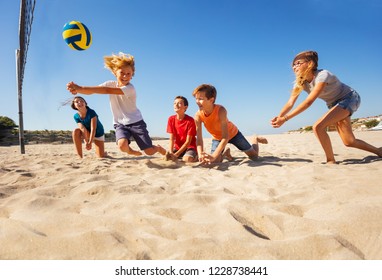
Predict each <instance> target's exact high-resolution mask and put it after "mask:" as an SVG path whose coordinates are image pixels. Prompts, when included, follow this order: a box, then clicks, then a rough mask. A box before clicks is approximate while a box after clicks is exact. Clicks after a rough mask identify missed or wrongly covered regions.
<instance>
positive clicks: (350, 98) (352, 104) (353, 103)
mask: <svg viewBox="0 0 382 280" xmlns="http://www.w3.org/2000/svg"><path fill="white" fill-rule="evenodd" d="M360 104H361V97H360V96H359V94H358V93H357V92H356V91H355V90H353V91H351V92H349V93H348V94H346V95H345V96H344V97H342V98H340V99H338V100H337V101H335V102H333V103H332V104H330V105H328V108H329V109H330V108H333V107H334V106H336V105H337V106H339V107H341V108H342V109H345V110H348V111H349V112H350V116H351V115H353V113H354V112H355V111H357V109H358V107H359V105H360Z"/></svg>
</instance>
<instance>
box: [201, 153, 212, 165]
mask: <svg viewBox="0 0 382 280" xmlns="http://www.w3.org/2000/svg"><path fill="white" fill-rule="evenodd" d="M215 160H216V159H215V158H214V157H213V156H211V155H210V154H207V153H205V152H202V155H201V156H200V157H199V161H200V162H201V163H203V164H211V163H213V162H215Z"/></svg>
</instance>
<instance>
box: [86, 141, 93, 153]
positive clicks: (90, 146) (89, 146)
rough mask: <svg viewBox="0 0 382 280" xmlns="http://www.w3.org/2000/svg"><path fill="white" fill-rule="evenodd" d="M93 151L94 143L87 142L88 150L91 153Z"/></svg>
mask: <svg viewBox="0 0 382 280" xmlns="http://www.w3.org/2000/svg"><path fill="white" fill-rule="evenodd" d="M91 149H92V143H88V142H86V150H88V151H90V150H91Z"/></svg>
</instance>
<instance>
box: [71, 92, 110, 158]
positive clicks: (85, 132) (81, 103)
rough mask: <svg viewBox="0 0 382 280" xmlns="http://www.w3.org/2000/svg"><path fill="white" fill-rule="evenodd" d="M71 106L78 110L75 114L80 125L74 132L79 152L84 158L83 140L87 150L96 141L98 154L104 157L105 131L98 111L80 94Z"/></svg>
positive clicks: (73, 135) (75, 118) (74, 139)
mask: <svg viewBox="0 0 382 280" xmlns="http://www.w3.org/2000/svg"><path fill="white" fill-rule="evenodd" d="M71 107H72V108H73V109H74V110H76V111H77V113H76V114H74V120H75V122H76V123H77V125H78V127H77V128H75V129H74V130H73V133H72V137H73V143H74V145H75V147H76V151H77V154H78V155H79V156H80V158H82V140H84V142H85V145H86V150H91V149H92V143H94V145H95V151H96V154H97V156H98V157H101V158H102V157H104V156H105V133H104V129H103V125H102V123H101V122H100V120H99V119H98V115H97V113H96V112H95V111H94V110H92V109H90V108H89V107H88V106H87V103H86V101H85V99H83V98H82V97H80V96H76V97H75V98H74V99H73V101H72V104H71Z"/></svg>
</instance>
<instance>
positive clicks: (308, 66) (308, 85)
mask: <svg viewBox="0 0 382 280" xmlns="http://www.w3.org/2000/svg"><path fill="white" fill-rule="evenodd" d="M317 67H318V54H317V52H315V51H305V52H301V53H299V54H297V55H296V57H295V58H294V59H293V62H292V69H293V71H294V73H295V74H296V81H295V84H294V88H293V90H292V94H291V96H290V98H289V100H288V102H287V103H286V104H285V105H284V107H283V108H282V109H281V111H280V113H279V115H278V116H277V117H274V118H273V119H272V120H271V124H272V126H273V127H280V126H282V125H283V124H284V123H285V122H286V121H288V120H289V119H291V118H293V117H295V116H297V115H298V114H300V113H301V112H303V111H305V110H306V109H308V108H309V107H310V106H311V105H312V104H313V102H314V101H315V100H316V99H317V98H320V99H323V100H324V101H325V102H326V105H327V106H328V108H329V111H328V112H327V113H326V114H325V115H324V116H322V117H321V118H320V119H319V120H318V121H317V122H316V123H315V124H314V125H313V131H314V133H315V135H316V137H317V138H318V141H319V142H320V144H321V146H322V148H323V149H324V152H325V155H326V162H327V163H336V161H335V158H334V153H333V148H332V144H331V141H330V138H329V135H328V133H327V129H326V128H327V127H328V126H330V125H336V127H337V131H338V133H339V135H340V137H341V139H342V142H343V143H344V145H345V146H347V147H353V148H358V149H362V150H365V151H368V152H371V153H374V154H376V155H378V156H379V157H382V147H381V148H377V147H374V146H372V145H370V144H368V143H366V142H365V141H362V140H360V139H357V138H355V136H354V134H353V131H352V127H351V120H350V116H351V115H352V114H353V113H354V112H355V111H356V110H357V109H358V107H359V105H360V103H361V98H360V96H359V95H358V93H357V92H356V91H355V90H353V89H352V88H350V87H349V86H347V85H345V84H343V83H341V81H340V80H338V78H337V77H336V76H335V75H333V74H332V73H330V72H329V71H327V70H317ZM302 90H305V91H306V92H307V93H308V96H307V97H306V99H305V100H304V101H302V102H301V103H300V104H299V105H298V106H297V107H296V108H295V109H293V110H292V108H293V106H294V104H295V103H296V101H297V98H298V96H299V94H300V93H301V91H302Z"/></svg>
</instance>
